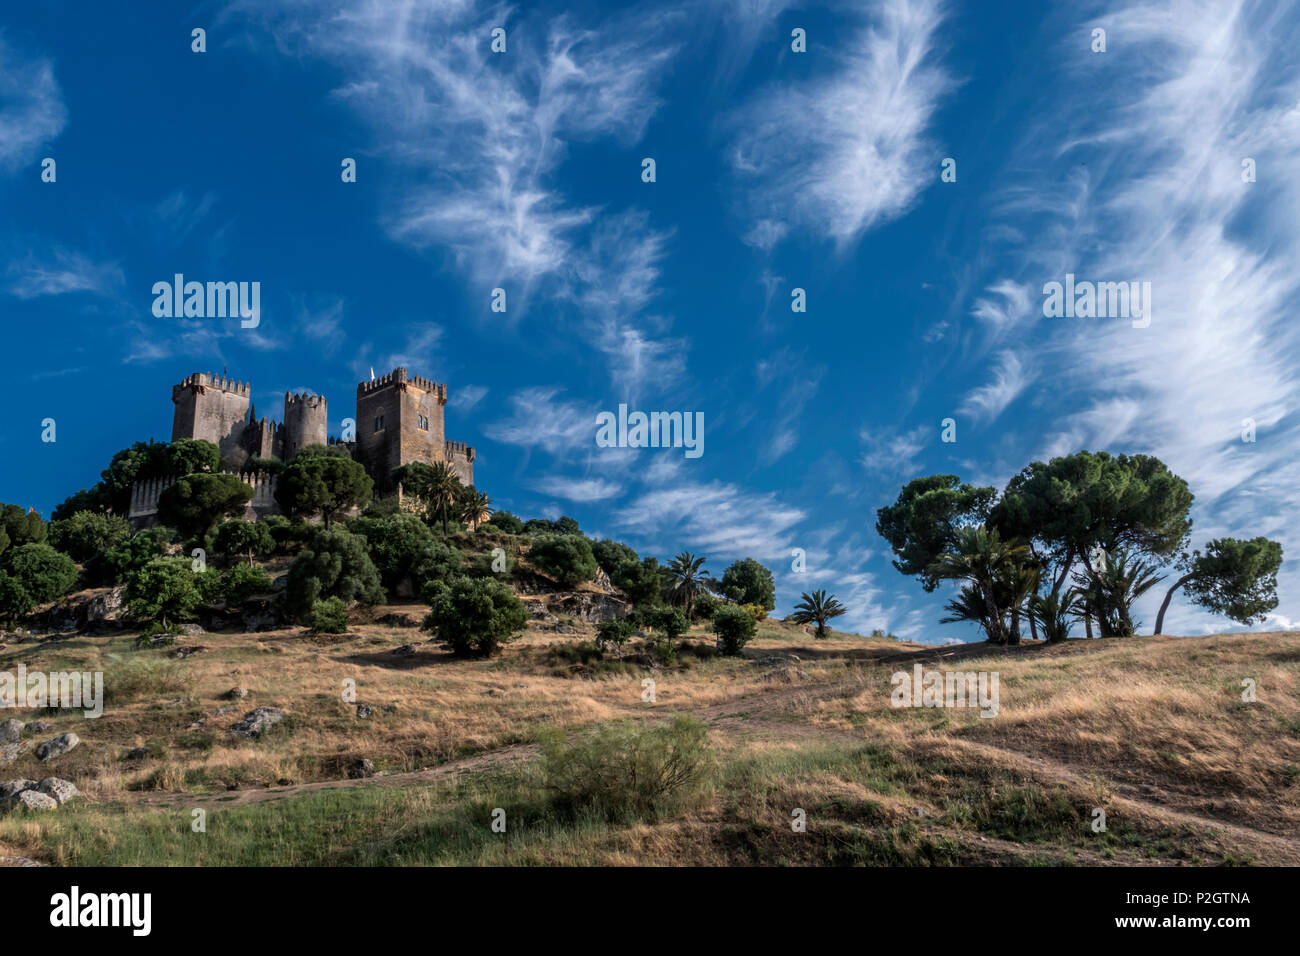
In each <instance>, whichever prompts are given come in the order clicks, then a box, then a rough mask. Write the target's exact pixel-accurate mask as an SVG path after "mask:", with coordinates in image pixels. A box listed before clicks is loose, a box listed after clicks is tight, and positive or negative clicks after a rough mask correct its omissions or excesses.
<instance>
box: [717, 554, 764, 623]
mask: <svg viewBox="0 0 1300 956" xmlns="http://www.w3.org/2000/svg"><path fill="white" fill-rule="evenodd" d="M720 587H721V589H722V593H723V594H725V595H726V596H727V597H729V598H730V599H731V600H733V601H735V602H736V603H737V604H757V605H758V606H759V607H760V608H762V609H763V610H764V611H771V610H772V609H774V608H775V607H776V582H775V581H774V580H773V578H772V572H771V571H769V570H768V569H767V568H765V567H764V566H763V565H761V564H759V563H758V562H757V561H755V560H754V559H753V558H745V559H744V560H743V561H737V562H735V563H734V564H732V565H731V566H730V567H729V568H727V570H726V571H724V572H723V574H722V581H721V583H720Z"/></svg>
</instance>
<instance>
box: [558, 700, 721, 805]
mask: <svg viewBox="0 0 1300 956" xmlns="http://www.w3.org/2000/svg"><path fill="white" fill-rule="evenodd" d="M542 753H543V763H542V775H543V782H544V786H545V787H546V789H548V790H549V791H550V792H551V793H552V801H553V803H554V805H555V806H556V807H557V808H558V809H560V810H561V811H562V812H565V813H568V814H570V815H573V816H579V815H582V814H585V813H594V814H597V815H599V816H601V817H604V818H606V819H608V820H612V821H621V820H630V819H652V820H653V819H657V818H660V817H662V816H664V815H666V814H668V813H671V812H674V811H677V810H680V809H682V808H684V807H685V806H686V805H687V804H688V803H689V802H690V801H691V799H692V798H695V797H698V796H700V795H702V794H703V793H705V792H706V791H707V790H708V788H709V786H710V785H711V783H712V781H713V774H714V768H715V763H714V759H713V754H712V752H711V750H710V748H709V744H708V731H707V730H706V729H705V727H704V724H702V723H700V722H699V721H698V720H696V719H695V718H693V717H689V716H684V715H680V714H679V715H677V716H676V717H674V718H673V720H672V722H671V723H669V724H666V725H662V726H657V727H647V726H644V725H641V726H638V725H635V724H632V723H630V722H628V721H615V722H611V723H608V724H605V725H603V726H601V727H600V728H598V729H597V730H596V731H594V732H593V733H589V734H587V735H585V736H583V737H582V738H580V739H578V740H577V741H575V742H574V743H572V744H570V743H568V742H567V741H566V740H565V738H564V736H563V734H562V733H561V732H560V731H553V732H552V733H550V734H549V735H547V736H546V738H545V739H544V742H543V748H542Z"/></svg>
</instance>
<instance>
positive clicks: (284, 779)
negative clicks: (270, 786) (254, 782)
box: [275, 777, 293, 787]
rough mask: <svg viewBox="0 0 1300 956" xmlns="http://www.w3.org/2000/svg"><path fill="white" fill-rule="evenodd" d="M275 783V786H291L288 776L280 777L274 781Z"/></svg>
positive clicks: (291, 782) (291, 781)
mask: <svg viewBox="0 0 1300 956" xmlns="http://www.w3.org/2000/svg"><path fill="white" fill-rule="evenodd" d="M275 785H276V786H277V787H292V786H293V780H292V779H291V778H289V777H281V778H280V779H279V780H277V781H276V782H275Z"/></svg>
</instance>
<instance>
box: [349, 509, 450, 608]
mask: <svg viewBox="0 0 1300 956" xmlns="http://www.w3.org/2000/svg"><path fill="white" fill-rule="evenodd" d="M348 530H349V531H351V532H353V533H354V534H359V535H361V536H362V537H363V538H365V539H366V545H367V547H368V548H369V550H370V559H371V560H372V561H374V562H375V567H376V568H377V569H378V570H379V580H380V581H381V582H382V583H383V585H384V587H385V588H387V589H388V590H389V591H395V590H396V589H397V588H398V587H399V586H400V585H401V584H403V583H404V582H408V581H412V580H413V579H414V574H413V572H414V571H415V568H416V565H417V562H419V561H420V560H421V559H422V558H423V557H424V556H425V549H426V548H428V547H429V546H430V545H432V544H433V532H432V531H430V530H429V526H428V525H426V524H425V523H424V522H423V521H421V520H420V519H419V518H418V517H416V516H415V515H413V514H395V515H392V516H391V517H387V518H358V519H357V520H355V521H353V522H351V523H350V524H349V525H348Z"/></svg>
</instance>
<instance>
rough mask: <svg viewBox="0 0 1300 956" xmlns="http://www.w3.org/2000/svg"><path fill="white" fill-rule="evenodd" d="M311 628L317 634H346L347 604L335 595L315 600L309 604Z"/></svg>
mask: <svg viewBox="0 0 1300 956" xmlns="http://www.w3.org/2000/svg"><path fill="white" fill-rule="evenodd" d="M311 629H312V630H313V631H315V632H316V633H317V634H346V633H347V631H348V607H347V605H346V604H344V603H343V602H342V601H341V600H339V599H338V598H336V597H332V598H326V599H325V600H324V601H317V602H316V603H315V604H313V605H312V606H311Z"/></svg>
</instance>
